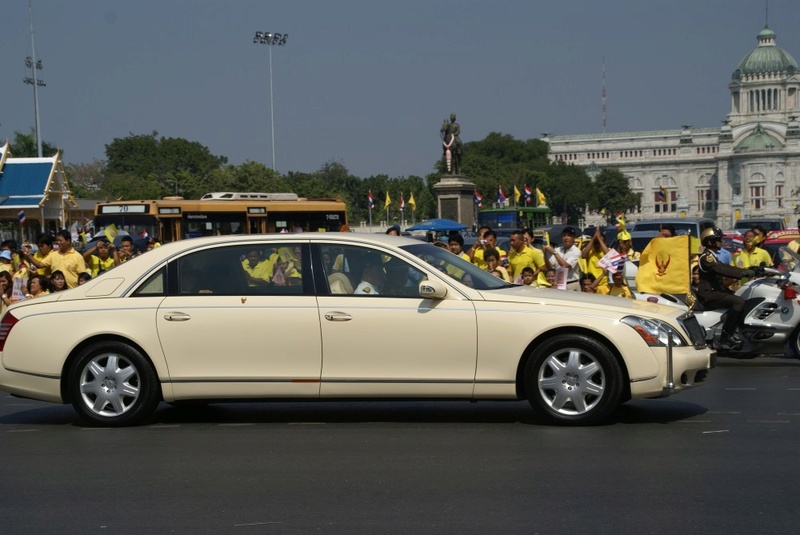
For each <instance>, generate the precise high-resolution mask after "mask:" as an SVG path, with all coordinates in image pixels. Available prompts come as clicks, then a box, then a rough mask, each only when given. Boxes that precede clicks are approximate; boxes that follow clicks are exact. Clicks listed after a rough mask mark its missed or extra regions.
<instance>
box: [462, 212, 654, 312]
mask: <svg viewBox="0 0 800 535" xmlns="http://www.w3.org/2000/svg"><path fill="white" fill-rule="evenodd" d="M560 238H561V243H560V245H558V246H554V245H551V244H550V243H547V242H546V243H543V244H541V245H538V246H537V245H536V244H535V240H534V233H533V232H532V231H531V230H529V229H525V230H519V231H513V232H511V234H510V236H509V250H508V251H507V252H506V251H505V250H503V249H501V248H500V247H498V245H497V234H496V233H495V232H494V231H493V230H492V229H491V228H489V227H481V228H479V229H478V239H477V240H476V242H475V243H474V244H473V245H472V246H470V247H469V248H468V249H466V250H464V238H463V237H462V236H461V234H460V233H458V232H453V233H450V235H449V238H448V247H449V249H450V252H452V253H453V254H456V255H459V256H461V257H462V258H463V259H464V260H467V261H469V262H472V263H473V264H475V266H477V267H479V268H481V269H483V270H485V271H488V272H489V273H492V274H493V275H495V276H496V277H498V278H500V279H503V280H505V281H506V282H509V283H513V284H518V285H525V286H535V287H539V288H556V289H563V290H570V291H576V292H577V291H584V292H590V293H602V294H610V295H618V296H620V297H628V298H630V297H633V295H632V293H631V292H630V290H629V289H628V288H627V286H626V285H625V279H624V277H623V276H622V269H623V266H624V262H625V261H626V260H627V259H633V258H637V257H638V256H637V255H638V253H635V252H634V251H632V249H631V237H630V234H629V233H627V232H626V231H624V230H623V231H621V232H620V233H619V236H618V244H617V247H618V252H619V253H620V255H618V257H617V261H616V263H614V264H608V263H606V264H605V265H603V263H602V262H601V260H602V259H603V258H604V257H606V256H607V255H608V253H609V251H610V249H609V248H608V246H606V243H605V241H604V238H603V235H602V233H601V232H600V229H599V228H598V229H597V231H596V232H595V233H594V235H593V236H592V237H591V238H589V239H587V240H585V243H584V244H583V246H582V247H579V246H578V243H579V242H578V233H577V231H576V229H575V228H574V227H571V226H568V227H566V228H564V230H563V231H562V233H561V236H560ZM615 272H618V273H619V275H618V276H616V277H615V276H614V273H615Z"/></svg>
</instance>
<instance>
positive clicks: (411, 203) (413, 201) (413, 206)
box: [408, 193, 417, 210]
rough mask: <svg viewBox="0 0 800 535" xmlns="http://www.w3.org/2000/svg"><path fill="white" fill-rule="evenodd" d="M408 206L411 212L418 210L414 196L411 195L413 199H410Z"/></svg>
mask: <svg viewBox="0 0 800 535" xmlns="http://www.w3.org/2000/svg"><path fill="white" fill-rule="evenodd" d="M408 205H409V206H410V207H411V210H416V209H417V201H415V200H414V194H413V193H412V194H411V197H409V198H408Z"/></svg>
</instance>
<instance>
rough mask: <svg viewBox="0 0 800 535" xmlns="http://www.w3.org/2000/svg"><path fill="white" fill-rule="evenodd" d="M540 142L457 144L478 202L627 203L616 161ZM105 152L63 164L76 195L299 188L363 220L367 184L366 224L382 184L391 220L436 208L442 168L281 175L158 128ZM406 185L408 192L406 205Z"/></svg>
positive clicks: (381, 198)
mask: <svg viewBox="0 0 800 535" xmlns="http://www.w3.org/2000/svg"><path fill="white" fill-rule="evenodd" d="M28 138H32V136H27V137H26V136H25V135H23V134H18V139H17V140H16V141H18V142H19V143H20V144H21V145H24V144H28V145H30V141H31V139H28ZM12 150H14V149H13V148H12ZM548 150H549V146H548V144H547V143H545V142H543V141H541V140H539V139H529V140H524V141H523V140H516V139H514V138H513V137H512V136H511V135H508V134H501V133H498V132H491V133H490V134H489V135H488V136H486V138H484V139H483V140H480V141H472V142H469V143H466V144H465V146H464V158H463V162H462V172H463V174H464V175H466V176H467V177H468V178H469V180H471V181H473V182H474V183H475V184H476V188H477V189H478V191H480V192H481V193H482V194H483V195H484V198H485V199H486V201H487V204H491V203H492V202H493V201H494V199H495V198H496V196H497V188H498V187H500V186H502V187H503V190H504V192H505V193H506V196H507V197H509V198H510V199H513V194H514V187H516V188H517V189H519V190H520V191H522V190H523V187H524V186H525V185H528V186H530V187H531V188H533V189H535V188H539V189H540V190H541V191H542V192H543V193H544V194H545V196H546V197H547V204H548V206H549V207H550V208H551V209H552V210H553V214H554V215H556V216H560V215H561V214H566V215H567V217H568V218H569V220H570V221H571V222H574V223H579V222H580V221H581V218H582V214H583V211H584V209H585V208H586V207H590V208H594V209H598V207H604V208H606V210H607V211H608V212H609V213H613V212H615V211H618V210H629V209H630V208H632V207H634V206H636V204H637V202H638V199H637V198H636V197H635V195H633V194H632V193H631V192H630V190H629V189H628V186H627V180H626V179H625V177H624V176H622V175H621V173H619V172H618V171H615V170H606V171H604V172H603V173H601V174H600V175H599V177H598V179H597V182H596V183H592V181H591V180H590V178H589V177H588V175H587V174H586V173H585V172H584V170H583V169H582V168H581V167H577V166H574V165H565V164H564V163H561V162H559V163H551V162H550V161H549V159H548ZM17 155H19V154H16V153H15V156H17ZM106 156H107V162H101V161H95V162H92V163H91V164H76V165H70V166H68V167H67V178H68V179H69V181H70V184H71V187H72V188H73V192H74V193H75V194H76V195H78V196H87V197H94V198H109V199H117V198H122V199H148V198H160V197H163V196H166V195H182V196H183V197H185V198H188V199H196V198H199V197H201V196H202V195H203V194H205V193H209V192H212V191H239V192H246V191H261V192H294V193H297V194H298V195H299V196H301V197H306V198H337V199H341V200H342V201H344V202H345V203H346V204H347V206H348V211H349V214H348V216H349V221H350V224H351V226H358V225H359V224H361V223H362V222H367V221H368V220H369V217H370V213H369V209H368V202H367V198H368V194H369V192H370V191H371V192H372V194H373V197H374V199H375V208H374V210H373V211H372V220H373V224H377V223H378V222H379V221H382V220H385V219H386V217H387V210H386V209H385V199H386V195H387V193H388V195H389V196H390V198H391V202H390V205H389V209H388V218H389V220H390V222H399V221H400V217H401V212H400V209H399V202H400V194H401V193H402V194H403V196H404V197H405V201H406V208H405V210H404V211H403V214H402V216H403V218H404V219H405V220H406V221H407V222H408V223H410V222H411V220H412V218H413V219H414V220H416V221H420V220H423V219H428V218H431V217H436V216H437V212H438V201H437V198H436V194H435V190H434V188H433V186H434V185H435V184H437V183H438V182H439V181H440V180H441V178H442V174H443V171H444V169H443V161H442V158H439V159H437V162H436V164H435V166H434V167H435V168H437V169H438V172H435V173H431V174H429V175H427V176H426V177H424V178H423V177H419V176H407V177H406V176H402V177H389V176H388V175H385V174H379V175H373V176H369V177H366V178H360V177H357V176H354V175H352V174H351V173H350V172H349V171H348V170H347V168H346V167H345V166H344V165H343V164H342V163H340V162H337V161H328V162H326V163H324V164H323V165H322V166H321V167H320V168H319V170H317V171H315V172H312V173H305V172H295V171H289V172H288V173H287V174H286V175H280V174H278V173H276V172H275V171H274V170H272V169H269V168H268V167H266V166H265V165H264V164H261V163H258V162H254V161H246V162H244V163H242V164H240V165H229V164H228V163H227V158H226V157H224V156H216V155H213V154H211V152H210V150H209V149H208V148H207V147H205V146H203V145H201V144H200V143H198V142H192V141H188V140H186V139H182V138H164V137H159V136H158V133H157V132H152V133H151V134H143V135H137V134H130V135H129V136H128V137H124V138H115V139H114V140H113V141H112V142H111V143H109V144H108V145H106ZM411 195H413V196H414V200H415V202H416V210H415V211H414V212H413V214H412V209H411V205H410V204H409V200H410V198H411Z"/></svg>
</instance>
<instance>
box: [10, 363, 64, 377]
mask: <svg viewBox="0 0 800 535" xmlns="http://www.w3.org/2000/svg"><path fill="white" fill-rule="evenodd" d="M4 368H5V370H6V371H9V372H13V373H19V374H21V375H30V376H31V377H41V378H42V379H56V380H59V379H61V376H60V375H50V374H47V373H33V372H25V371H22V370H17V369H16V368H8V367H6V366H4Z"/></svg>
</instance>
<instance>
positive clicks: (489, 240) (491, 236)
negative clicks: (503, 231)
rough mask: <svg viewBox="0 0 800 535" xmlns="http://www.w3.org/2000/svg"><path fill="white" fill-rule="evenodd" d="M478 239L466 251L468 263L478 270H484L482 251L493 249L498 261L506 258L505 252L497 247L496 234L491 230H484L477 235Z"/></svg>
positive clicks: (484, 263)
mask: <svg viewBox="0 0 800 535" xmlns="http://www.w3.org/2000/svg"><path fill="white" fill-rule="evenodd" d="M478 236H479V238H478V241H476V242H475V243H474V244H473V245H472V247H470V248H469V249H468V250H467V256H469V259H470V262H472V263H473V264H475V265H476V266H478V267H479V268H481V269H483V270H486V261H485V260H484V259H483V254H484V251H486V250H488V249H495V250H496V251H497V254H498V255H500V259H502V258H503V257H505V256H506V252H505V251H504V250H502V249H500V248H499V247H497V234H495V232H494V231H493V230H492V229H486V231H485V232H484V233H483V234H480V233H479V234H478Z"/></svg>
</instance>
